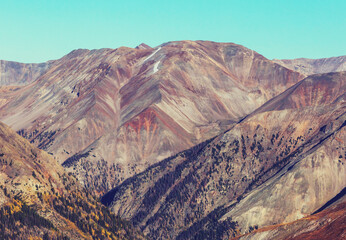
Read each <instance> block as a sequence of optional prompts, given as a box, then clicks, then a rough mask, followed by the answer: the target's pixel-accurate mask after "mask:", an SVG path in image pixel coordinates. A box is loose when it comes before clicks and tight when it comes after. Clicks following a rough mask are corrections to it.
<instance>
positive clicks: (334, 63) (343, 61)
mask: <svg viewBox="0 0 346 240" xmlns="http://www.w3.org/2000/svg"><path fill="white" fill-rule="evenodd" d="M273 61H274V62H276V63H278V64H280V65H282V66H284V67H286V68H288V69H291V70H293V71H297V72H300V73H302V74H305V75H312V74H316V73H329V72H342V71H346V56H340V57H331V58H320V59H308V58H297V59H282V60H280V59H274V60H273Z"/></svg>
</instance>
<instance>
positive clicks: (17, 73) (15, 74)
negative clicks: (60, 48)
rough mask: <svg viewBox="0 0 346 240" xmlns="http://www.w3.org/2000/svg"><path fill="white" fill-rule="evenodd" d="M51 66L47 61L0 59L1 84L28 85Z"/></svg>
mask: <svg viewBox="0 0 346 240" xmlns="http://www.w3.org/2000/svg"><path fill="white" fill-rule="evenodd" d="M49 67H50V62H45V63H18V62H12V61H4V60H0V86H6V85H26V84H29V83H31V82H33V81H35V80H36V79H37V78H39V77H40V76H41V75H42V74H44V73H45V72H46V71H47V69H48V68H49Z"/></svg>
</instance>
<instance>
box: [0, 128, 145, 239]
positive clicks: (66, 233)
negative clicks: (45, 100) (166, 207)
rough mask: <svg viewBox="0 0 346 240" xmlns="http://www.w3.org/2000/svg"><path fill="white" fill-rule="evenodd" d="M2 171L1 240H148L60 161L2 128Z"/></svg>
mask: <svg viewBox="0 0 346 240" xmlns="http://www.w3.org/2000/svg"><path fill="white" fill-rule="evenodd" d="M0 167H1V171H0V223H1V224H0V238H1V239H30V237H32V238H35V237H40V238H41V239H42V238H43V239H70V238H71V239H97V238H99V239H103V238H106V237H107V236H108V237H109V238H110V239H118V238H123V239H128V238H132V239H142V236H141V234H140V233H138V232H137V230H135V229H134V228H133V227H132V226H131V225H130V224H128V223H127V222H125V221H123V220H121V219H120V218H118V217H116V216H115V215H113V214H111V213H110V212H109V211H108V210H107V209H106V208H105V207H103V206H102V205H101V204H100V203H98V202H97V201H96V200H95V199H94V198H93V197H92V195H90V194H89V193H87V191H85V190H84V189H82V188H81V186H79V184H78V183H77V182H76V180H75V179H74V178H73V177H71V176H69V175H68V174H66V173H65V171H64V169H63V168H62V167H61V166H59V165H58V163H57V162H56V160H55V159H53V158H52V157H50V156H49V155H48V154H47V153H45V152H44V151H42V150H39V149H37V148H35V147H33V146H31V145H30V143H29V142H28V141H27V140H25V139H23V138H22V137H20V136H19V135H17V134H16V133H15V132H13V131H12V130H11V129H9V128H8V127H7V126H5V125H4V124H3V123H1V122H0Z"/></svg>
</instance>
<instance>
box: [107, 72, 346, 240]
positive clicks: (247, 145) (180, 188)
mask: <svg viewBox="0 0 346 240" xmlns="http://www.w3.org/2000/svg"><path fill="white" fill-rule="evenodd" d="M345 80H346V72H341V73H329V74H322V75H313V76H310V77H308V78H306V79H304V80H302V81H301V82H299V83H297V84H296V85H294V86H292V87H291V88H289V89H288V90H286V91H285V92H283V93H282V94H280V95H279V96H277V97H275V98H273V99H272V100H270V101H269V102H268V103H266V104H264V105H263V106H262V107H260V108H259V109H257V110H256V111H254V113H252V114H250V115H249V116H248V117H246V118H245V119H243V120H242V121H240V122H239V123H238V124H235V125H234V126H233V127H231V128H230V129H229V130H228V131H226V132H225V133H224V134H222V135H220V136H218V137H216V138H212V139H210V140H208V141H207V142H204V143H202V144H200V145H197V146H195V147H193V148H191V149H189V150H187V151H183V152H181V153H179V154H177V155H176V156H173V157H170V158H168V159H166V160H164V161H162V162H160V163H158V164H155V165H153V166H151V167H150V168H148V169H147V170H146V171H144V172H142V173H140V174H138V175H136V176H134V177H132V178H130V179H127V180H126V181H125V182H124V183H122V184H121V185H120V186H118V187H116V188H115V189H113V190H112V191H110V192H109V193H107V194H106V195H104V197H103V198H102V202H103V203H104V204H106V205H107V206H109V207H110V208H111V209H112V210H113V211H114V212H115V213H117V214H119V215H120V216H122V217H124V218H127V219H129V220H131V221H132V222H133V223H134V224H135V225H136V226H139V227H141V229H142V230H143V231H144V232H145V234H147V235H148V236H149V237H151V238H155V239H157V238H160V239H229V238H231V237H235V236H237V235H240V234H244V233H247V232H249V231H252V230H254V229H257V228H262V227H265V226H268V225H275V224H283V223H289V222H292V221H295V220H297V219H300V218H303V217H305V216H308V215H310V214H312V213H314V212H315V211H316V210H318V209H319V208H320V207H322V206H323V205H324V204H325V203H326V202H327V201H329V200H330V199H332V198H333V197H334V196H335V195H337V194H338V193H339V192H340V191H341V190H342V189H343V188H344V187H345V182H344V179H345V178H346V176H345V173H346V169H345V166H346V165H345V163H346V162H345V161H346V156H345V146H344V145H345V144H344V143H345V141H346V135H345V126H346V111H345V98H346V96H345V92H346V91H345V90H346V85H345V82H346V81H345Z"/></svg>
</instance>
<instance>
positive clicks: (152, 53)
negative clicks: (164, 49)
mask: <svg viewBox="0 0 346 240" xmlns="http://www.w3.org/2000/svg"><path fill="white" fill-rule="evenodd" d="M160 49H161V47H159V48H158V49H157V50H156V51H155V52H153V53H152V54H150V55H149V56H148V57H147V58H145V59H144V60H143V62H145V61H147V60H148V59H150V58H151V57H152V56H154V55H155V54H156V53H157V52H158V51H160Z"/></svg>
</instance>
